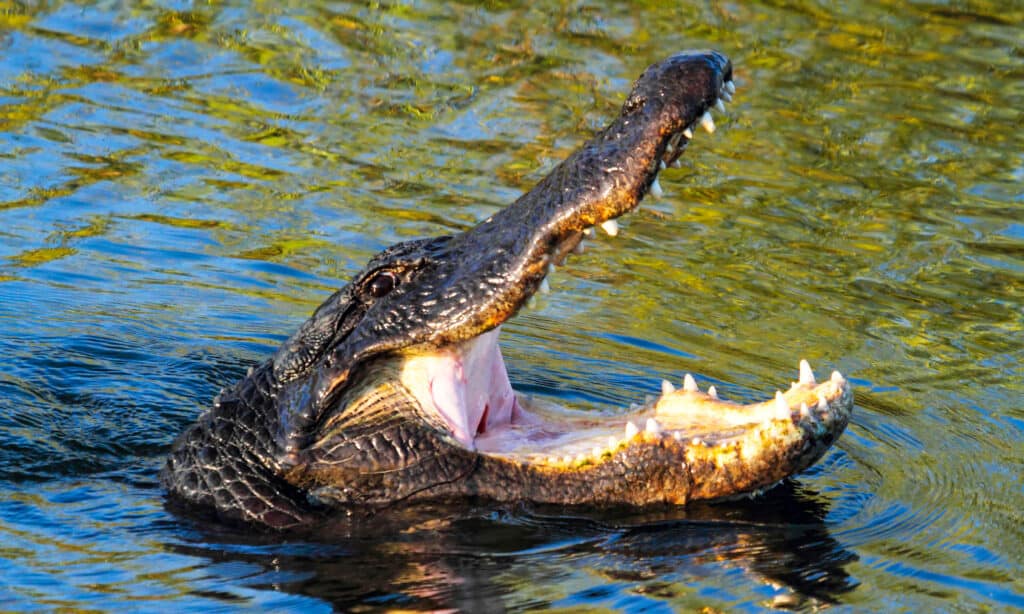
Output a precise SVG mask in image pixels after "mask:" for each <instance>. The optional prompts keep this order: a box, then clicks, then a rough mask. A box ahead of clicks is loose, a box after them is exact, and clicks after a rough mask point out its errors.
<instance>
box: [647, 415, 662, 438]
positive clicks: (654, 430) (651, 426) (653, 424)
mask: <svg viewBox="0 0 1024 614" xmlns="http://www.w3.org/2000/svg"><path fill="white" fill-rule="evenodd" d="M646 427H647V428H646V429H645V430H646V431H647V432H648V433H650V434H651V435H661V425H660V424H658V421H657V420H655V419H654V418H648V419H647V425H646Z"/></svg>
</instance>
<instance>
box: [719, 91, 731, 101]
mask: <svg viewBox="0 0 1024 614" xmlns="http://www.w3.org/2000/svg"><path fill="white" fill-rule="evenodd" d="M719 95H720V96H721V97H722V100H724V101H726V102H732V94H730V93H729V91H728V90H726V89H725V88H722V91H721V93H720V94H719Z"/></svg>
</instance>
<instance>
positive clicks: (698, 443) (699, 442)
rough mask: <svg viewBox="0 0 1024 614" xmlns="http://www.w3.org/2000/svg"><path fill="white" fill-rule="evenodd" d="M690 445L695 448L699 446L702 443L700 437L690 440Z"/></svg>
mask: <svg viewBox="0 0 1024 614" xmlns="http://www.w3.org/2000/svg"><path fill="white" fill-rule="evenodd" d="M690 443H692V444H693V445H695V446H699V445H701V444H702V443H704V440H703V439H701V438H700V437H694V438H693V439H691V440H690Z"/></svg>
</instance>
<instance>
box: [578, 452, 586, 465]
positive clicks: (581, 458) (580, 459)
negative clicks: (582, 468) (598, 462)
mask: <svg viewBox="0 0 1024 614" xmlns="http://www.w3.org/2000/svg"><path fill="white" fill-rule="evenodd" d="M585 462H587V455H586V454H583V453H580V454H577V455H576V464H577V465H579V464H581V463H585Z"/></svg>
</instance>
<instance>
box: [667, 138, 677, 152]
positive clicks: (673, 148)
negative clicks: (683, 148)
mask: <svg viewBox="0 0 1024 614" xmlns="http://www.w3.org/2000/svg"><path fill="white" fill-rule="evenodd" d="M675 150H676V148H675V147H674V146H673V145H672V141H669V142H668V143H666V144H665V153H672V152H673V151H675Z"/></svg>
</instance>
